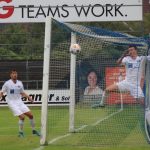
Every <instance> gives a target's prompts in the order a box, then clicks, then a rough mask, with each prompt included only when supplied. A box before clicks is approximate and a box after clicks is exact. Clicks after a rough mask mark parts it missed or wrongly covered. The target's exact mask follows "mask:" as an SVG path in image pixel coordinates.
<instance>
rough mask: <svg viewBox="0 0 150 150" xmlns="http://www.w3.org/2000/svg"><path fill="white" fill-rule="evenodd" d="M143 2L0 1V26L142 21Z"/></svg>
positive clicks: (72, 0) (123, 0)
mask: <svg viewBox="0 0 150 150" xmlns="http://www.w3.org/2000/svg"><path fill="white" fill-rule="evenodd" d="M142 6H143V5H142V0H92V1H89V0H82V1H81V0H61V1H60V0H1V1H0V23H17V22H18V23H19V22H20V23H21V22H45V18H46V17H47V16H50V17H52V18H54V19H57V20H58V21H63V22H88V21H90V22H91V21H96V22H98V21H141V20H142V19H143V10H142Z"/></svg>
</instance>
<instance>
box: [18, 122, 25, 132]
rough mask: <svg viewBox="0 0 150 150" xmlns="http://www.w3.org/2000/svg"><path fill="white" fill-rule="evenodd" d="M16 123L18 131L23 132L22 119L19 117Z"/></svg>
mask: <svg viewBox="0 0 150 150" xmlns="http://www.w3.org/2000/svg"><path fill="white" fill-rule="evenodd" d="M18 124H19V131H20V132H23V125H24V120H20V119H19V122H18Z"/></svg>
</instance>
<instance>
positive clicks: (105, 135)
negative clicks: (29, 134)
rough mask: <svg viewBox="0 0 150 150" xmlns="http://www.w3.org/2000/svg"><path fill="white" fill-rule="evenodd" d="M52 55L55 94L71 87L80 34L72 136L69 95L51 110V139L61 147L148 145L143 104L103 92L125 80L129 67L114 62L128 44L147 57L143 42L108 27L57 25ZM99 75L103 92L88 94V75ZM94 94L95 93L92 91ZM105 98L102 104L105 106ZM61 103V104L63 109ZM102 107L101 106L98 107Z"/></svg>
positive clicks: (126, 95) (123, 95)
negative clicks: (73, 43)
mask: <svg viewBox="0 0 150 150" xmlns="http://www.w3.org/2000/svg"><path fill="white" fill-rule="evenodd" d="M53 24H54V25H53V26H52V27H53V29H52V43H51V55H50V81H49V89H51V90H60V91H61V90H69V88H70V59H71V58H70V52H69V47H70V43H71V32H74V33H76V40H77V43H78V44H79V45H80V46H81V52H80V53H78V54H77V55H76V79H75V116H74V117H75V122H74V127H75V129H74V133H69V130H68V129H69V105H68V104H69V101H70V100H71V99H70V97H69V96H68V97H65V94H64V95H63V96H57V97H55V96H54V97H53V98H54V99H55V100H56V101H57V104H56V103H54V104H56V105H51V106H49V109H48V114H49V116H48V140H49V143H51V144H57V145H59V144H60V145H64V144H65V145H89V146H116V145H118V146H120V145H121V146H122V145H132V146H136V145H137V144H138V145H146V144H147V141H146V136H145V131H144V105H143V104H141V103H139V102H137V101H136V100H135V99H134V98H133V97H132V96H131V95H130V94H129V93H128V92H120V91H113V92H111V93H110V94H109V95H107V94H105V95H104V97H103V91H104V89H105V88H106V87H107V86H109V85H110V84H113V83H115V82H118V81H120V80H122V79H124V77H125V68H124V67H120V66H118V65H117V64H116V60H117V59H118V58H119V57H120V56H121V55H122V53H123V51H124V50H126V49H127V47H128V45H129V44H134V45H136V46H137V47H138V54H139V56H141V55H142V56H146V55H147V48H148V46H147V41H146V40H145V38H140V37H138V38H137V37H134V36H132V35H129V34H125V33H119V32H113V31H109V30H106V29H101V28H95V27H86V26H82V25H77V24H70V23H60V22H57V21H53ZM91 71H94V72H96V74H97V91H98V92H99V91H100V93H99V94H90V92H89V93H88V92H87V93H86V91H85V89H86V87H87V86H89V85H88V81H87V76H88V74H89V72H91ZM91 91H93V89H91ZM103 98H104V102H103V103H101V102H102V100H103ZM59 104H60V105H59ZM100 104H102V105H100Z"/></svg>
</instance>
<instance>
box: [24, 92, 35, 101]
mask: <svg viewBox="0 0 150 150" xmlns="http://www.w3.org/2000/svg"><path fill="white" fill-rule="evenodd" d="M21 95H22V96H23V97H26V98H28V100H29V101H31V102H33V99H32V97H31V96H29V95H28V94H27V93H25V92H23V93H21Z"/></svg>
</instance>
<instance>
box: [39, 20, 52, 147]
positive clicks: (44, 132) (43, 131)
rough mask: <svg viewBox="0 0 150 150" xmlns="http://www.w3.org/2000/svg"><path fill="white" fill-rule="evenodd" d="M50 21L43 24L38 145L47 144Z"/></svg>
mask: <svg viewBox="0 0 150 150" xmlns="http://www.w3.org/2000/svg"><path fill="white" fill-rule="evenodd" d="M51 25H52V19H51V18H47V20H46V23H45V33H49V34H45V35H46V36H45V43H44V62H43V86H42V87H43V89H42V91H43V92H42V93H43V94H42V109H41V139H40V144H41V145H46V144H47V116H48V115H47V113H48V112H47V111H48V108H47V107H48V91H49V84H48V83H49V63H50V49H51V47H50V43H51V42H50V41H51Z"/></svg>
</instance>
